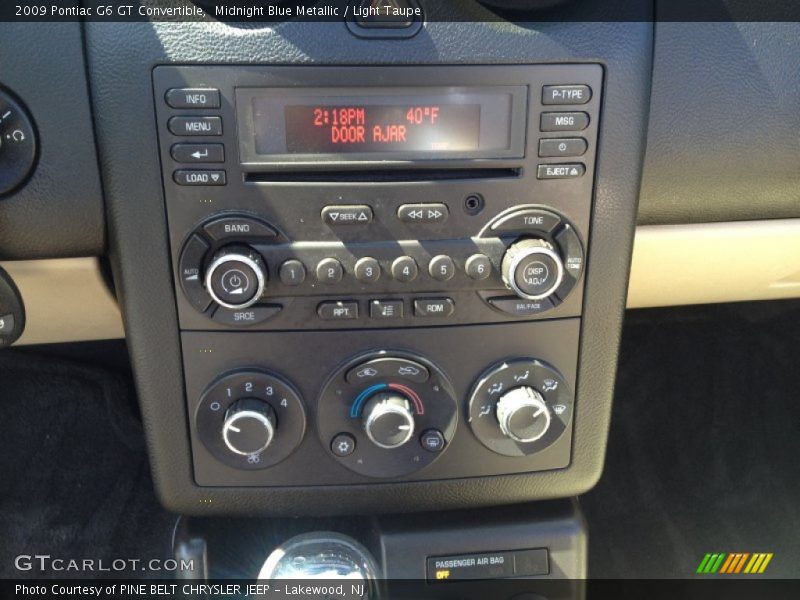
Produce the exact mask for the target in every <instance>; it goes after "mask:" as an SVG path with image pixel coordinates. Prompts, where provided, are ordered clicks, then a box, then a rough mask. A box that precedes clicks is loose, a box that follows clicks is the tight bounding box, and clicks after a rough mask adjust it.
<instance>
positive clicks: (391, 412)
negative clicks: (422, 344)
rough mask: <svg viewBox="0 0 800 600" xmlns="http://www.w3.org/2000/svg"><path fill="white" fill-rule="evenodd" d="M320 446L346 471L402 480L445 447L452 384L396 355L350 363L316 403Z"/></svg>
mask: <svg viewBox="0 0 800 600" xmlns="http://www.w3.org/2000/svg"><path fill="white" fill-rule="evenodd" d="M317 410H318V414H317V423H318V429H319V436H320V441H321V442H322V444H323V446H325V447H327V448H330V450H331V451H330V455H331V457H333V458H334V459H335V460H337V461H338V462H339V463H340V464H342V465H344V466H345V467H347V468H348V469H350V470H352V471H355V472H356V473H360V474H361V475H366V476H368V477H382V478H387V477H401V476H404V475H408V474H409V473H413V472H415V471H418V470H420V469H422V468H423V467H425V466H427V465H429V464H430V463H432V462H433V461H434V460H436V459H437V458H438V457H439V456H440V455H441V454H442V453H443V452H444V451H446V449H447V444H448V443H449V442H450V441H451V440H452V439H453V435H454V434H455V429H456V420H457V419H456V417H457V414H456V413H457V406H456V400H455V393H454V391H453V388H452V385H451V384H450V382H449V381H448V380H447V378H446V377H445V376H444V374H443V373H442V372H441V371H440V370H439V369H437V368H436V367H435V366H434V365H432V364H431V363H430V362H429V361H427V360H424V359H422V358H419V357H417V356H413V355H410V354H406V353H401V352H391V353H390V352H380V353H371V354H369V355H366V356H361V357H358V358H355V359H353V360H351V361H349V362H348V363H347V364H345V365H343V366H342V367H341V368H339V369H338V370H337V371H336V372H335V373H334V374H333V375H332V376H331V378H330V379H329V380H328V382H327V383H326V384H325V386H324V388H323V390H322V394H321V396H320V399H319V403H318V409H317Z"/></svg>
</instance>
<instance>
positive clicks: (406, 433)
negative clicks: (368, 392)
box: [363, 393, 414, 450]
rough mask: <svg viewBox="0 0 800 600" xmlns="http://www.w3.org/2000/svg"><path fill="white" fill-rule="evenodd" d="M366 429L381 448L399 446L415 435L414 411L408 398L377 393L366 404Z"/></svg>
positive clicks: (373, 441)
mask: <svg viewBox="0 0 800 600" xmlns="http://www.w3.org/2000/svg"><path fill="white" fill-rule="evenodd" d="M363 414H364V431H365V432H366V434H367V437H368V438H369V439H370V441H371V442H372V443H373V444H375V445H376V446H378V447H380V448H386V449H387V450H391V449H393V448H399V447H400V446H402V445H403V444H405V443H406V442H407V441H408V440H410V439H411V436H412V435H414V413H413V411H412V407H411V402H409V400H408V398H406V397H405V396H402V395H400V394H395V393H380V394H375V395H374V396H372V398H370V399H369V400H367V403H366V404H365V405H364V413H363Z"/></svg>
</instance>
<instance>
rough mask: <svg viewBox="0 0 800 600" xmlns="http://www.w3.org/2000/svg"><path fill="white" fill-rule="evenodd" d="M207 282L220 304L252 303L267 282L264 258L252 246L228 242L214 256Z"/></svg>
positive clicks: (234, 306)
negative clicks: (229, 243)
mask: <svg viewBox="0 0 800 600" xmlns="http://www.w3.org/2000/svg"><path fill="white" fill-rule="evenodd" d="M205 283H206V289H207V290H208V293H209V294H210V295H211V297H212V298H213V299H214V301H215V302H216V303H217V304H219V305H220V306H224V307H226V308H231V309H234V310H239V309H243V308H247V307H249V306H252V305H253V304H255V303H256V302H258V299H259V298H260V297H261V294H263V293H264V288H265V287H266V285H267V269H266V266H265V265H264V259H262V258H261V255H259V254H258V252H256V251H255V250H253V249H252V248H250V247H249V246H244V245H233V246H226V247H224V248H222V249H221V250H220V251H219V252H217V253H216V254H215V255H214V258H212V259H211V264H210V265H209V266H208V269H207V271H206V279H205Z"/></svg>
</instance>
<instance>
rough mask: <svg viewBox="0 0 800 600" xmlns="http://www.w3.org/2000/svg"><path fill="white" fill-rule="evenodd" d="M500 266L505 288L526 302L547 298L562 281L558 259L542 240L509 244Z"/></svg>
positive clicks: (560, 263)
mask: <svg viewBox="0 0 800 600" xmlns="http://www.w3.org/2000/svg"><path fill="white" fill-rule="evenodd" d="M501 267H502V272H503V282H504V283H505V284H506V286H507V287H508V288H509V289H511V290H512V291H513V292H514V293H515V294H516V295H517V296H519V297H520V298H525V299H526V300H541V299H542V298H546V297H548V296H549V295H551V294H552V293H553V292H555V291H556V289H557V288H558V286H559V285H561V280H562V279H563V278H564V263H563V261H562V260H561V256H559V254H558V252H556V250H555V248H554V247H553V245H552V244H551V243H550V242H548V241H546V240H542V239H536V238H526V239H522V240H519V241H517V242H514V243H513V244H511V246H509V247H508V250H506V253H505V255H504V256H503V262H502V265H501Z"/></svg>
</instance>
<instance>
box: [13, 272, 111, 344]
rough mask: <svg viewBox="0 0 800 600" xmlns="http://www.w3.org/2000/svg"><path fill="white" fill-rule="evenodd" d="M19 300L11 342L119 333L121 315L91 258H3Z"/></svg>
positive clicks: (43, 341) (72, 339)
mask: <svg viewBox="0 0 800 600" xmlns="http://www.w3.org/2000/svg"><path fill="white" fill-rule="evenodd" d="M0 264H2V267H3V268H4V269H5V270H6V271H8V273H9V275H11V277H12V279H13V280H14V283H16V284H17V288H19V291H20V294H22V300H23V302H24V303H25V331H24V333H23V334H22V337H21V338H20V339H19V341H18V342H17V344H49V343H54V342H77V341H85V340H103V339H113V338H121V337H124V335H125V333H124V330H123V328H122V317H121V315H120V312H119V307H118V306H117V303H116V300H115V299H114V297H113V296H112V295H111V293H110V292H109V290H108V288H107V287H106V285H105V283H104V282H103V278H102V275H101V274H100V266H99V264H98V261H97V259H96V258H63V259H62V258H60V259H52V260H23V261H13V262H3V263H0Z"/></svg>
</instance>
